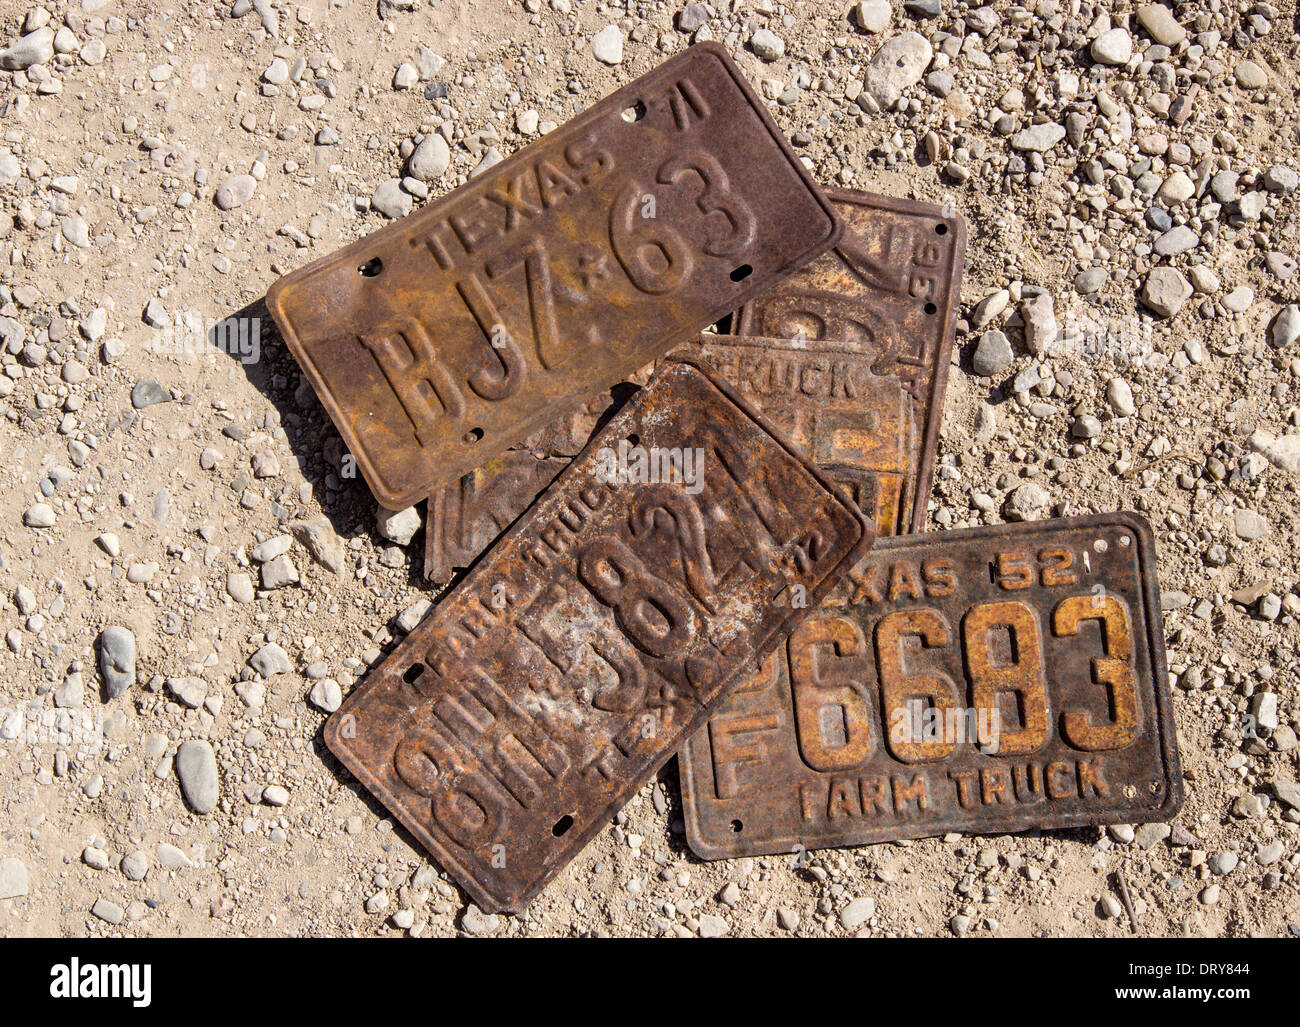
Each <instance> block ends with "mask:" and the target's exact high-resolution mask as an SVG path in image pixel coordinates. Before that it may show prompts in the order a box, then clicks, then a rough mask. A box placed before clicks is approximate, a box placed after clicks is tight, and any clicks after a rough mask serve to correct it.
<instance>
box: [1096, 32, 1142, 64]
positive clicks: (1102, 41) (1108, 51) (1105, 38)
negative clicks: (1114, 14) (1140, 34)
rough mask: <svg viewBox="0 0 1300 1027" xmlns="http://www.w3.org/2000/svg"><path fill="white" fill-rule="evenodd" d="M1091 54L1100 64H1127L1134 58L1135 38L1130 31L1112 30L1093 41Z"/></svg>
mask: <svg viewBox="0 0 1300 1027" xmlns="http://www.w3.org/2000/svg"><path fill="white" fill-rule="evenodd" d="M1089 52H1090V53H1091V54H1092V59H1093V60H1094V61H1097V62H1098V63H1099V64H1110V65H1114V66H1118V65H1121V64H1127V63H1128V61H1129V58H1130V57H1132V56H1133V37H1132V36H1130V35H1129V34H1128V29H1110V30H1109V31H1107V32H1103V33H1102V34H1101V35H1099V36H1098V37H1097V38H1096V39H1094V40H1093V41H1092V46H1091V47H1090V49H1089Z"/></svg>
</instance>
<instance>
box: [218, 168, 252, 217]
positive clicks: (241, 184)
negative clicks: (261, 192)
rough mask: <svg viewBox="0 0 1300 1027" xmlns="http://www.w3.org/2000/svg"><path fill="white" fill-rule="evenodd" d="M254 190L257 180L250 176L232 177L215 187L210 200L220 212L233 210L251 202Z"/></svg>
mask: <svg viewBox="0 0 1300 1027" xmlns="http://www.w3.org/2000/svg"><path fill="white" fill-rule="evenodd" d="M256 189H257V179H255V178H254V177H253V176H252V175H232V176H231V177H230V178H227V179H226V180H225V181H224V182H222V183H221V185H219V186H217V192H216V195H215V196H214V197H213V198H212V199H213V202H214V203H216V205H217V206H218V207H220V208H221V209H222V210H234V209H235V208H236V207H242V206H243V205H244V204H245V203H247V202H248V201H249V200H251V199H252V198H253V193H254V191H256Z"/></svg>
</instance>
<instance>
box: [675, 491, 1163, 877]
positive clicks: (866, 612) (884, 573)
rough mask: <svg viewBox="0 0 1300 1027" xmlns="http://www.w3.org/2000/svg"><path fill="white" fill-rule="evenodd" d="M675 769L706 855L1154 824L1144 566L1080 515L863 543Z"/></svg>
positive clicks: (1150, 580)
mask: <svg viewBox="0 0 1300 1027" xmlns="http://www.w3.org/2000/svg"><path fill="white" fill-rule="evenodd" d="M764 668H765V673H764V674H763V675H761V676H759V677H756V678H752V679H750V680H749V681H747V682H745V683H743V684H742V685H738V686H737V687H736V688H735V689H734V690H733V691H732V694H731V697H730V698H729V699H728V701H727V703H726V705H725V707H724V709H723V710H722V711H721V712H719V713H718V714H715V715H714V716H713V717H712V719H711V720H710V721H709V724H708V727H707V728H706V729H705V730H703V731H701V732H699V733H698V734H696V735H695V736H693V737H692V739H691V741H690V743H689V744H688V745H687V746H686V747H685V748H684V749H683V751H682V753H681V754H680V756H679V766H680V770H681V780H682V793H683V803H684V807H685V820H686V834H687V839H688V841H689V843H690V847H691V849H692V850H693V851H694V852H695V853H696V854H697V855H699V856H702V857H703V858H705V859H719V858H724V857H734V856H749V855H758V854H764V853H781V852H799V851H801V850H803V849H814V848H824V847H830V846H844V845H863V844H868V843H872V842H881V841H889V840H893V839H898V838H913V837H921V836H925V835H935V834H943V833H945V832H948V831H961V832H966V833H976V834H980V833H984V834H988V833H1003V832H1014V831H1023V830H1027V829H1030V828H1061V827H1073V826H1078V825H1082V824H1098V823H1114V822H1117V821H1130V822H1131V821H1148V820H1165V819H1168V818H1170V817H1172V816H1173V815H1174V814H1175V813H1176V812H1177V810H1178V808H1179V806H1180V804H1181V802H1182V780H1181V776H1180V774H1179V769H1178V755H1177V749H1176V742H1175V737H1174V730H1173V721H1172V718H1171V713H1170V702H1169V692H1168V682H1167V673H1166V669H1165V655H1164V642H1163V633H1162V629H1161V619H1160V605H1159V601H1158V590H1157V585H1156V562H1155V551H1154V547H1153V543H1152V538H1151V531H1150V529H1149V527H1148V526H1147V524H1146V522H1145V521H1144V520H1142V519H1141V518H1140V517H1137V516H1135V515H1130V514H1100V515H1095V516H1087V517H1075V518H1066V519H1061V520H1056V521H1044V522H1036V523H1022V524H1016V525H999V526H996V527H991V528H975V529H969V530H960V531H950V532H944V533H942V534H925V535H910V536H901V537H893V538H889V539H881V540H879V541H877V543H876V545H875V547H874V548H873V549H872V550H871V552H869V553H867V554H866V555H865V556H864V557H863V558H862V559H861V560H859V561H857V563H855V564H854V566H853V567H852V568H851V569H850V571H849V572H848V574H847V575H846V576H845V578H844V580H843V581H842V582H841V583H840V585H839V586H837V587H836V588H835V589H834V591H833V592H832V593H831V595H830V597H829V598H828V599H827V601H826V602H825V603H824V604H823V605H822V607H821V609H819V610H818V611H817V612H816V613H814V614H813V615H812V616H811V617H809V618H808V619H807V620H805V621H803V622H802V623H801V624H800V625H799V627H797V628H796V629H795V630H794V632H793V633H792V634H791V636H790V637H789V638H788V639H787V640H785V642H784V644H783V646H782V647H781V648H779V649H777V650H776V652H775V653H774V654H773V656H772V657H769V659H768V660H767V661H765V664H764Z"/></svg>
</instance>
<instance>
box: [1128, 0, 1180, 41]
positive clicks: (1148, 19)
mask: <svg viewBox="0 0 1300 1027" xmlns="http://www.w3.org/2000/svg"><path fill="white" fill-rule="evenodd" d="M1137 20H1138V24H1139V25H1141V26H1142V27H1143V28H1144V29H1146V32H1147V35H1149V36H1150V37H1151V38H1152V39H1154V40H1155V41H1156V42H1157V43H1160V44H1161V45H1162V46H1177V45H1178V44H1179V43H1181V42H1182V41H1183V40H1184V39H1186V38H1187V30H1186V29H1185V28H1183V27H1182V26H1181V25H1179V24H1178V22H1177V21H1175V20H1174V15H1173V12H1172V11H1170V10H1169V8H1168V7H1166V6H1165V5H1164V4H1146V5H1145V6H1143V7H1139V8H1138V11H1137Z"/></svg>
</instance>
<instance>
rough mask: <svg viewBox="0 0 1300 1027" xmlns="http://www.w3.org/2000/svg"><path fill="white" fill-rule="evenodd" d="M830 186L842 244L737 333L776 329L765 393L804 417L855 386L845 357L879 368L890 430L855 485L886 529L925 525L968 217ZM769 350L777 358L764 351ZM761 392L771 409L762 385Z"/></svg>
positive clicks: (758, 376)
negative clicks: (826, 397) (841, 229)
mask: <svg viewBox="0 0 1300 1027" xmlns="http://www.w3.org/2000/svg"><path fill="white" fill-rule="evenodd" d="M826 195H827V197H828V198H829V199H830V201H831V205H832V206H833V207H834V208H835V210H836V212H837V213H838V214H839V215H840V217H841V218H842V219H843V221H844V235H843V236H842V237H841V239H840V241H839V243H838V244H836V246H835V248H834V249H832V250H831V251H830V252H828V253H825V254H823V255H822V256H821V257H818V258H817V259H816V260H815V261H813V262H812V263H810V264H808V265H807V266H806V267H804V268H802V269H801V270H799V271H796V272H795V273H794V274H793V275H791V276H790V277H789V278H787V279H786V280H785V281H783V282H781V283H780V284H779V285H777V286H776V287H775V288H773V289H771V290H769V291H768V292H765V293H763V294H762V295H761V296H758V297H757V298H755V299H754V300H752V301H750V302H749V303H747V304H746V305H745V306H744V307H742V308H741V310H740V311H739V313H738V314H737V316H736V333H737V334H738V335H753V336H762V337H765V338H766V339H768V340H770V341H769V342H768V343H767V344H766V346H765V347H764V348H765V349H766V350H767V353H766V355H764V354H761V353H760V354H753V355H751V357H750V358H749V359H750V360H751V361H752V363H751V367H750V375H751V377H752V378H753V379H754V380H755V382H756V386H755V392H756V393H758V392H763V393H766V394H767V395H769V396H770V397H771V399H772V401H774V402H780V403H784V404H786V405H787V406H789V407H791V408H792V409H795V410H799V411H800V415H801V416H805V417H811V416H814V412H815V411H816V409H817V408H818V406H819V405H820V404H821V402H822V397H823V396H824V395H826V394H827V392H828V391H830V390H835V389H839V390H840V391H839V392H838V393H835V392H833V391H831V395H830V398H831V399H832V400H835V399H838V400H839V401H841V403H842V404H843V403H847V402H849V401H851V400H852V399H853V398H854V396H855V395H857V393H855V392H853V391H851V390H853V389H854V383H853V381H850V380H849V378H848V377H847V376H848V370H846V368H850V369H852V377H853V378H854V379H856V378H858V377H860V371H859V369H862V370H867V371H869V372H870V373H871V374H873V375H875V377H876V383H875V384H874V385H873V386H871V388H870V390H868V391H865V392H863V393H862V394H861V396H860V399H859V405H860V406H865V407H867V408H869V409H870V410H872V411H875V412H876V413H875V416H877V417H878V418H880V420H881V423H882V430H881V432H880V433H879V438H878V440H876V441H875V442H874V443H873V444H872V445H871V446H870V447H869V449H868V450H867V451H866V452H863V453H862V454H861V456H862V457H863V458H865V464H866V469H865V470H858V471H856V472H855V480H854V481H853V482H846V484H847V485H849V486H850V487H853V488H854V489H855V490H856V491H860V492H862V493H863V494H864V498H867V499H869V500H870V501H871V502H872V503H873V504H874V509H875V518H876V530H877V531H878V532H879V533H880V534H881V535H893V534H902V533H906V532H909V531H921V530H922V529H923V528H924V527H925V515H926V503H927V501H928V499H929V496H930V481H931V472H932V470H933V467H934V452H935V447H936V445H937V443H938V438H939V426H940V421H941V419H942V415H943V393H944V387H945V385H946V384H947V381H948V367H949V364H950V362H951V356H952V339H953V330H954V325H955V316H956V309H957V303H958V301H959V300H960V297H961V272H962V262H963V260H964V258H965V253H966V226H965V223H964V222H963V221H962V219H961V217H960V216H959V215H958V214H957V213H956V212H955V211H952V210H945V209H944V208H941V207H936V206H933V205H932V204H928V203H917V202H915V201H913V200H899V199H893V198H892V197H888V196H879V195H876V194H874V193H863V192H856V191H853V190H847V189H827V190H826ZM762 360H766V361H767V363H768V365H769V366H768V368H767V369H764V368H763V367H761V366H759V365H758V363H757V362H756V361H762ZM823 367H825V368H826V369H827V370H826V371H823V370H822V368H823ZM836 368H839V369H840V370H841V374H840V376H839V377H838V378H836V376H835V374H834V370H835V369H836ZM765 370H767V371H768V373H770V375H771V377H770V378H769V379H768V380H767V381H764V371H765ZM735 384H736V385H737V387H739V388H741V389H742V391H745V386H744V385H742V383H741V382H740V381H737V382H735ZM783 393H784V394H783ZM755 399H756V401H757V402H759V403H760V406H763V407H764V408H766V404H765V402H764V400H763V399H762V398H761V397H760V396H758V395H756V396H755ZM850 448H852V445H851V446H850ZM815 459H816V458H815ZM862 462H863V461H861V460H859V461H852V460H851V461H850V464H857V465H860V464H861V463H862Z"/></svg>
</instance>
